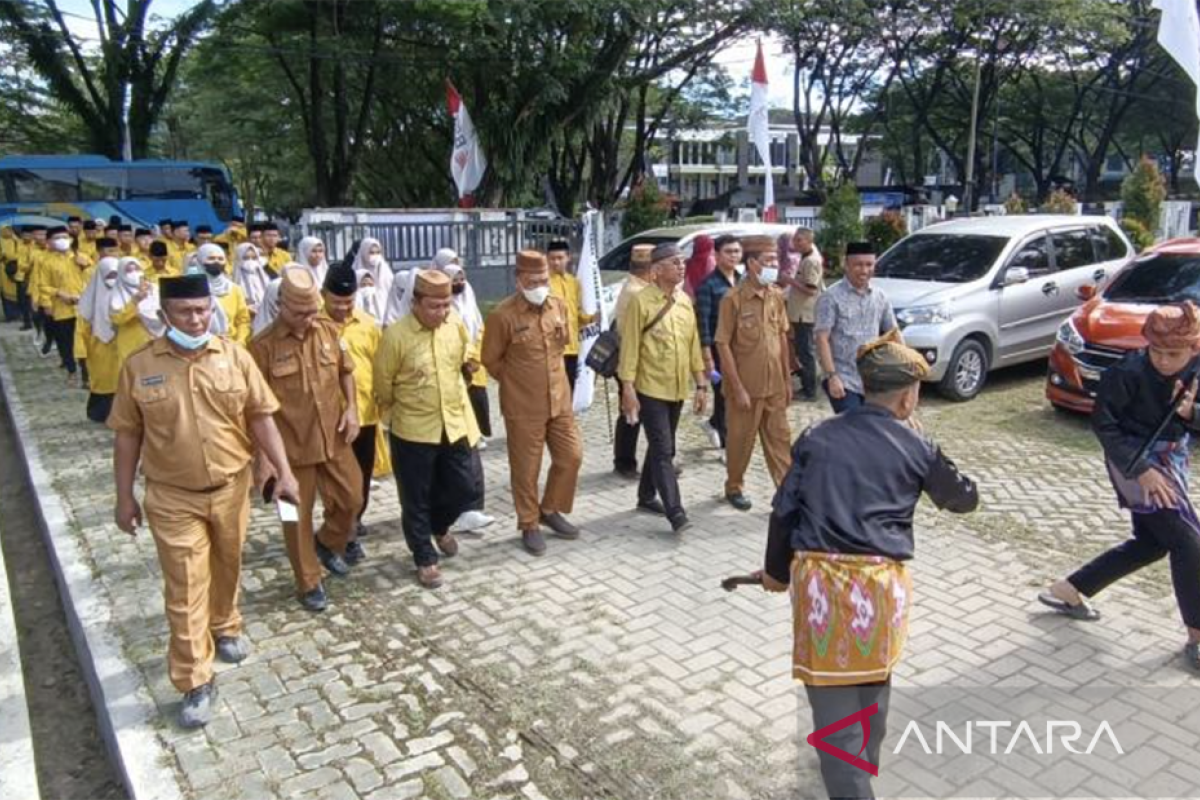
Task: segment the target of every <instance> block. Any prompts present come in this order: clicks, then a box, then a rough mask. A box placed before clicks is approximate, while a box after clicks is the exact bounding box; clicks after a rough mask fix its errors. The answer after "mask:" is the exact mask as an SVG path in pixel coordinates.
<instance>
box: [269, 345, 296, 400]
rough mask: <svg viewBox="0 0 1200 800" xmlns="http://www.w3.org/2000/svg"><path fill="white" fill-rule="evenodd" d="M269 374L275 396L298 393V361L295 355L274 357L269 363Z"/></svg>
mask: <svg viewBox="0 0 1200 800" xmlns="http://www.w3.org/2000/svg"><path fill="white" fill-rule="evenodd" d="M270 374H271V386H272V388H273V389H275V390H276V394H281V393H282V394H288V393H290V392H293V391H294V392H299V391H300V359H299V357H298V356H297V355H296V354H295V353H289V354H287V355H282V356H276V357H275V360H274V361H272V362H271V369H270Z"/></svg>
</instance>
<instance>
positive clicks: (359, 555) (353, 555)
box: [342, 539, 367, 567]
mask: <svg viewBox="0 0 1200 800" xmlns="http://www.w3.org/2000/svg"><path fill="white" fill-rule="evenodd" d="M366 557H367V551H366V550H364V549H363V546H362V545H361V544H359V543H358V540H357V539H355V540H354V541H353V542H347V543H346V555H344V556H342V560H343V561H345V562H346V563H347V564H349V565H350V566H352V567H356V566H358V564H359V562H361V561H362V560H363V559H365V558H366Z"/></svg>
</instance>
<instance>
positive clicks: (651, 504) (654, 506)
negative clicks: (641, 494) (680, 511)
mask: <svg viewBox="0 0 1200 800" xmlns="http://www.w3.org/2000/svg"><path fill="white" fill-rule="evenodd" d="M637 510H638V511H640V512H642V513H643V514H654V515H655V516H659V517H665V516H666V515H667V510H666V509H665V508H663V504H662V503H661V502H659V501H658V500H657V499H654V500H647V501H645V502H644V503H643V502H642V501H640V500H639V501H638V504H637Z"/></svg>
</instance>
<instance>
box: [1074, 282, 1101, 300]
mask: <svg viewBox="0 0 1200 800" xmlns="http://www.w3.org/2000/svg"><path fill="white" fill-rule="evenodd" d="M1075 295H1076V296H1077V297H1078V298H1079V299H1080V300H1082V301H1083V302H1085V303H1086V302H1087V301H1088V300H1091V299H1092V298H1093V297H1095V296H1096V287H1095V286H1092V285H1091V284H1090V283H1089V284H1086V285H1084V286H1080V287H1079V288H1078V289H1077V290H1076V291H1075Z"/></svg>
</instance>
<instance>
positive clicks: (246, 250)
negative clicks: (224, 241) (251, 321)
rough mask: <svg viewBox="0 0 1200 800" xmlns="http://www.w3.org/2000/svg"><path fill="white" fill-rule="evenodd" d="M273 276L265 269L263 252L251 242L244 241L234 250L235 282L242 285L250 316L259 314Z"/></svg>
mask: <svg viewBox="0 0 1200 800" xmlns="http://www.w3.org/2000/svg"><path fill="white" fill-rule="evenodd" d="M270 281H271V278H270V276H268V275H267V272H266V270H264V269H263V264H262V253H261V252H260V251H259V249H258V248H257V247H255V246H254V245H253V244H252V243H251V242H242V243H241V244H239V245H238V246H237V247H236V248H235V249H234V251H233V282H234V283H236V284H237V285H238V286H240V287H242V292H244V293H245V295H246V307H247V308H249V309H250V317H251V318H253V317H255V316H257V315H258V308H259V306H260V305H262V301H263V297H264V296H266V294H267V284H268V283H270Z"/></svg>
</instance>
